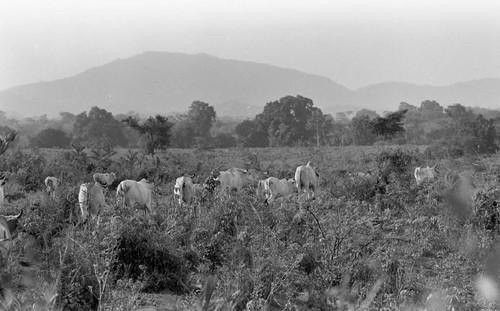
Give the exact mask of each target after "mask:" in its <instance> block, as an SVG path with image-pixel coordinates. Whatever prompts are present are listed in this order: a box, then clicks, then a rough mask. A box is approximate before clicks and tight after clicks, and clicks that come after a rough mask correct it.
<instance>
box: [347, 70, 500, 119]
mask: <svg viewBox="0 0 500 311" xmlns="http://www.w3.org/2000/svg"><path fill="white" fill-rule="evenodd" d="M427 99H429V100H435V101H437V102H438V103H440V104H441V106H448V105H451V104H456V103H459V104H462V105H463V106H471V107H474V106H480V107H483V108H489V109H500V79H495V78H487V79H481V80H473V81H469V82H461V83H456V84H452V85H447V86H428V85H416V84H408V83H399V82H387V83H380V84H374V85H370V86H368V87H365V88H361V89H359V90H357V91H356V93H355V97H354V98H353V103H355V104H356V105H361V106H363V107H366V108H368V109H372V110H377V111H380V112H382V111H394V110H395V109H397V107H398V106H399V103H400V102H403V101H404V102H407V103H409V104H412V105H415V106H420V103H421V102H422V101H424V100H427ZM370 107H371V108H370Z"/></svg>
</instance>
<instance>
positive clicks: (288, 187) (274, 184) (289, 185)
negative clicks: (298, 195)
mask: <svg viewBox="0 0 500 311" xmlns="http://www.w3.org/2000/svg"><path fill="white" fill-rule="evenodd" d="M294 188H295V179H286V178H283V179H278V178H276V177H269V178H268V179H266V180H264V191H265V192H266V198H267V199H266V202H267V203H272V202H273V201H274V199H275V198H276V197H277V196H279V195H282V196H286V195H288V194H290V193H292V192H293V190H294Z"/></svg>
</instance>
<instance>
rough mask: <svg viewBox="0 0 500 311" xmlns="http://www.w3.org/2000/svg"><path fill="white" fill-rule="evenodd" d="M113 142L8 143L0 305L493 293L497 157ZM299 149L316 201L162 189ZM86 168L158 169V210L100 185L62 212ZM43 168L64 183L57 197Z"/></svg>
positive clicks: (345, 303) (415, 298) (397, 306)
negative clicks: (7, 236) (10, 227)
mask: <svg viewBox="0 0 500 311" xmlns="http://www.w3.org/2000/svg"><path fill="white" fill-rule="evenodd" d="M115 151H116V153H107V154H106V153H105V152H104V151H102V152H101V151H98V152H97V153H96V152H91V151H89V150H85V151H84V152H82V153H77V152H75V151H74V150H55V149H43V150H19V149H13V150H9V151H8V152H7V153H6V154H5V155H4V156H3V157H2V158H0V171H5V172H6V175H7V177H8V183H7V184H6V185H5V193H6V194H7V195H9V196H10V197H11V200H10V202H5V204H4V206H3V207H2V214H4V215H6V214H8V215H11V214H14V213H18V212H19V211H21V210H22V211H23V213H24V214H23V216H22V219H21V223H22V225H23V227H24V229H25V231H26V233H23V234H21V235H22V239H19V240H18V241H17V242H16V243H15V245H14V247H13V248H12V250H11V252H10V254H9V256H8V258H3V259H4V260H3V261H2V266H1V267H0V277H1V278H2V282H0V286H1V287H2V290H3V297H4V298H3V304H0V309H2V310H3V309H5V310H60V309H61V310H97V309H100V310H136V309H140V308H146V307H148V306H150V307H155V308H156V309H157V310H345V309H351V310H353V309H362V310H375V309H376V310H401V309H403V310H424V309H426V310H452V308H453V309H454V310H477V309H482V310H497V308H498V295H499V293H498V291H496V293H495V290H493V293H494V294H492V296H493V297H492V298H490V299H491V301H488V300H487V299H485V298H484V297H483V296H482V293H484V292H485V291H478V288H482V287H478V286H476V283H477V282H480V284H483V283H485V282H486V283H487V284H490V283H491V284H495V283H494V282H496V284H498V279H499V275H500V273H499V272H500V264H499V263H500V256H499V254H500V250H499V249H498V245H500V244H499V241H498V237H499V235H500V213H499V205H498V203H499V200H500V190H499V185H500V183H499V176H500V158H499V155H498V154H497V155H494V156H492V157H489V158H480V157H467V158H448V157H443V156H442V155H441V154H439V153H435V152H433V151H429V150H426V148H425V147H417V146H398V147H390V146H370V147H345V148H333V147H332V148H305V147H304V148H256V149H238V148H232V149H213V150H181V149H172V150H168V151H165V152H161V153H159V154H157V156H156V157H154V158H152V157H150V156H144V155H142V154H141V153H140V152H138V151H133V150H123V149H120V150H115ZM136 152H138V153H137V154H136ZM308 161H311V162H312V163H313V165H314V166H315V167H316V168H317V170H318V171H319V174H320V189H319V191H318V193H317V197H316V199H315V200H308V199H307V197H306V196H304V195H301V196H298V195H297V194H292V195H291V196H288V197H284V198H280V199H278V200H277V201H276V202H273V203H272V204H270V205H266V204H265V203H264V198H263V197H259V196H257V195H256V194H255V189H253V188H249V189H244V190H243V191H242V192H240V193H233V192H227V191H221V190H216V191H215V192H214V193H213V194H210V193H206V194H204V196H203V197H202V198H201V199H200V200H198V201H196V204H195V206H193V207H186V206H179V204H178V203H177V201H176V199H175V198H174V195H173V182H174V180H175V178H177V177H179V176H181V175H193V180H194V181H195V182H199V183H202V182H204V180H205V179H206V178H207V177H208V176H209V174H210V172H211V171H213V170H225V169H228V168H230V167H241V168H254V169H258V170H259V171H262V172H264V171H265V172H268V174H269V176H276V177H279V178H284V177H287V178H291V177H293V174H294V172H295V168H296V167H297V166H298V165H304V164H306V163H307V162H308ZM434 164H439V166H438V178H437V179H436V180H433V181H426V182H424V183H423V184H421V185H417V184H416V182H415V178H414V176H413V171H414V169H415V167H417V166H426V165H434ZM346 171H351V172H367V171H370V172H371V173H372V176H370V177H367V178H359V177H357V178H356V177H349V176H348V175H346ZM95 172H115V173H116V175H117V179H119V180H122V179H137V178H139V177H140V178H142V177H146V178H148V180H149V181H151V182H154V184H155V191H154V193H155V194H154V196H153V199H154V200H153V201H154V203H153V209H154V213H153V215H151V216H144V213H143V212H142V211H137V210H134V209H131V208H128V207H123V206H122V204H121V201H119V200H116V199H115V193H114V191H113V189H109V190H108V191H107V192H106V201H107V204H108V206H107V207H106V208H105V209H104V210H102V211H101V213H100V216H99V217H98V218H95V219H91V220H90V221H88V222H87V223H85V224H82V223H79V222H78V221H76V222H70V221H68V218H69V217H70V215H72V217H74V219H76V220H78V217H79V208H78V206H77V205H75V203H74V202H69V201H68V199H67V198H68V196H69V195H70V194H75V193H76V194H77V193H78V187H79V185H80V184H81V183H82V182H90V181H92V174H94V173H95ZM46 176H56V177H58V178H61V179H62V180H63V184H62V186H61V187H60V189H59V192H58V193H57V196H56V198H55V199H52V198H49V197H48V195H47V194H46V193H45V185H44V184H43V180H44V178H45V177H46ZM4 257H5V256H4ZM478 280H479V281H478ZM481 282H482V283H481ZM488 282H490V283H488ZM490 287H492V286H490ZM493 287H494V286H493ZM495 294H496V296H495Z"/></svg>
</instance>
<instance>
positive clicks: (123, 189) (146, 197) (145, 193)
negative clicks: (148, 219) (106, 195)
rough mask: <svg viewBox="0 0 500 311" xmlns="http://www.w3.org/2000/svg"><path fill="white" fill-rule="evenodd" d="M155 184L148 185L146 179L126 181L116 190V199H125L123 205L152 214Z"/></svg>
mask: <svg viewBox="0 0 500 311" xmlns="http://www.w3.org/2000/svg"><path fill="white" fill-rule="evenodd" d="M152 193H153V184H150V183H148V181H147V180H146V179H144V178H143V179H141V181H139V182H137V181H135V180H130V179H126V180H124V181H122V182H121V183H120V184H119V185H118V188H116V197H123V205H124V206H125V205H126V206H130V207H134V206H135V205H138V207H139V208H143V209H144V213H145V214H146V212H147V213H149V214H151V213H152V212H153V209H152V201H153V198H152V195H153V194H152Z"/></svg>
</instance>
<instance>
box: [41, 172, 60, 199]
mask: <svg viewBox="0 0 500 311" xmlns="http://www.w3.org/2000/svg"><path fill="white" fill-rule="evenodd" d="M59 183H60V182H59V179H58V178H57V177H53V176H48V177H46V178H45V186H46V187H47V193H48V195H49V196H50V197H51V198H52V199H55V198H56V191H57V188H59Z"/></svg>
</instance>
